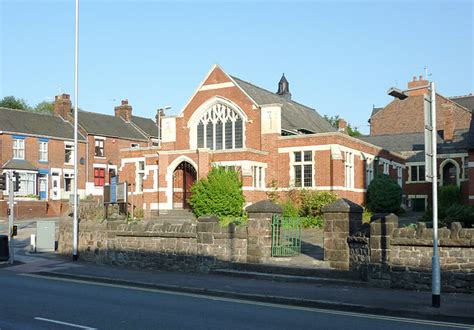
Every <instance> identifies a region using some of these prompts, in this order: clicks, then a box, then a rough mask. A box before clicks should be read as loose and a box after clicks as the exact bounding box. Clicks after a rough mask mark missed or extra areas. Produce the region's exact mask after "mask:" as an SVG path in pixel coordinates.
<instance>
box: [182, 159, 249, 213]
mask: <svg viewBox="0 0 474 330" xmlns="http://www.w3.org/2000/svg"><path fill="white" fill-rule="evenodd" d="M191 193H192V195H191V198H190V199H189V203H190V205H191V207H192V209H193V212H194V214H195V215H196V216H197V217H200V216H202V215H215V216H217V217H219V219H223V218H224V217H240V216H241V215H242V208H243V206H244V202H245V199H244V195H243V193H242V182H241V181H240V177H239V173H238V172H236V171H234V170H226V169H223V168H219V167H214V168H212V169H211V171H210V172H209V174H208V176H207V178H203V179H200V180H199V181H197V182H195V183H194V185H193V186H192V187H191Z"/></svg>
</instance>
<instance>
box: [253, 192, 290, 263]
mask: <svg viewBox="0 0 474 330" xmlns="http://www.w3.org/2000/svg"><path fill="white" fill-rule="evenodd" d="M246 211H247V213H248V215H249V222H248V227H247V262H249V263H256V264H258V263H263V262H265V261H266V260H268V259H270V258H271V256H272V217H273V215H274V214H281V213H282V210H281V207H280V206H278V205H277V204H275V203H273V202H271V201H269V200H264V201H260V202H257V203H255V204H252V205H250V206H249V207H247V208H246Z"/></svg>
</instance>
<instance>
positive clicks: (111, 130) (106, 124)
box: [77, 111, 147, 141]
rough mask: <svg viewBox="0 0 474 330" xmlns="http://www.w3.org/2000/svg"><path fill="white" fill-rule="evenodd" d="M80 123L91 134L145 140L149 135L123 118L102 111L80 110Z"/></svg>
mask: <svg viewBox="0 0 474 330" xmlns="http://www.w3.org/2000/svg"><path fill="white" fill-rule="evenodd" d="M77 115H78V117H79V125H80V126H81V127H82V128H84V130H85V131H86V132H87V133H89V134H95V135H103V136H111V137H119V138H124V139H130V140H144V141H146V139H147V137H146V136H145V135H144V133H141V132H140V131H139V130H137V129H136V128H135V127H134V126H133V125H131V124H130V123H127V122H125V121H124V120H123V119H122V118H119V117H115V116H110V115H104V114H101V113H95V112H88V111H79V112H78V114H77Z"/></svg>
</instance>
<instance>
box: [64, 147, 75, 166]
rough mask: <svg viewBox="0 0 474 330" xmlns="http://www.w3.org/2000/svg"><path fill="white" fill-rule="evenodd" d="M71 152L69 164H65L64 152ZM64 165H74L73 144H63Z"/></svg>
mask: <svg viewBox="0 0 474 330" xmlns="http://www.w3.org/2000/svg"><path fill="white" fill-rule="evenodd" d="M67 150H71V156H70V158H69V162H66V151H67ZM64 164H68V165H72V164H74V143H72V142H64Z"/></svg>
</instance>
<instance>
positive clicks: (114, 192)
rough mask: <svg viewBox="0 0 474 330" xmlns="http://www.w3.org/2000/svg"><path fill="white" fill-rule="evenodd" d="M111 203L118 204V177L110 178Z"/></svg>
mask: <svg viewBox="0 0 474 330" xmlns="http://www.w3.org/2000/svg"><path fill="white" fill-rule="evenodd" d="M110 202H111V203H114V204H115V203H117V177H116V176H113V177H111V178H110Z"/></svg>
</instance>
